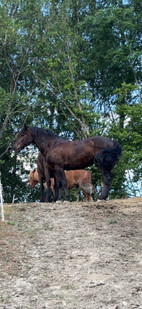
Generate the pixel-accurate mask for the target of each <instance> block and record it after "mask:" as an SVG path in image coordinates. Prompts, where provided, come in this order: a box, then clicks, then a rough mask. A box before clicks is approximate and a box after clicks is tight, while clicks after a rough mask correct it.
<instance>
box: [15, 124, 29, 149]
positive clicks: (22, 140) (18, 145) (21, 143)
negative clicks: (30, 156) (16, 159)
mask: <svg viewBox="0 0 142 309" xmlns="http://www.w3.org/2000/svg"><path fill="white" fill-rule="evenodd" d="M32 142H33V136H32V131H31V128H30V127H27V126H26V125H24V127H23V128H22V130H21V131H20V132H19V133H18V135H17V138H16V142H15V144H14V146H13V149H14V150H15V151H16V152H17V153H19V152H20V151H21V150H22V149H23V148H25V147H26V146H28V145H29V144H31V143H32Z"/></svg>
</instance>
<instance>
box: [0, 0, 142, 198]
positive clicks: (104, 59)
mask: <svg viewBox="0 0 142 309" xmlns="http://www.w3.org/2000/svg"><path fill="white" fill-rule="evenodd" d="M140 44H141V3H140V1H138V0H133V1H132V0H131V1H130V0H129V1H127V3H125V2H123V1H115V0H113V1H111V0H110V1H107V2H106V1H103V0H100V1H97V2H96V1H94V2H93V1H91V0H88V1H87V2H86V1H83V0H79V1H72V0H68V1H48V0H45V1H44V0H40V1H37V0H34V1H33V0H32V1H27V0H25V1H20V0H16V1H14V0H10V1H7V0H3V1H1V3H0V72H1V74H0V169H1V171H2V181H3V186H4V193H5V201H11V200H12V198H13V194H15V197H16V199H17V200H19V201H20V200H24V199H27V200H31V199H32V198H35V199H36V198H37V199H38V196H37V195H38V193H37V192H38V189H37V190H36V193H35V195H34V192H35V191H34V190H31V191H29V187H28V186H27V182H24V181H23V178H22V176H24V175H25V179H26V177H27V176H26V171H25V168H24V166H23V164H22V162H21V163H20V162H19V161H15V159H14V158H15V157H13V153H12V145H13V142H14V139H15V136H16V132H17V131H18V129H19V128H21V126H22V125H23V123H25V122H26V123H27V124H29V125H35V126H42V127H46V128H49V129H53V131H54V132H55V133H57V134H59V135H62V136H64V137H66V138H70V139H82V138H86V137H89V136H93V135H96V134H98V135H105V136H110V137H112V138H114V139H118V140H119V141H120V143H121V144H122V147H123V155H122V158H121V160H120V162H119V164H118V166H117V167H116V168H115V170H114V178H113V183H112V190H111V197H116V196H117V197H123V196H126V195H127V194H129V193H128V183H127V175H128V173H130V172H131V175H132V181H140V178H141V168H142V167H141V166H142V164H141V161H142V153H141V142H142V140H141V132H142V122H141V116H142V108H141V87H140V86H141V82H140V81H141V78H142V70H141V52H140V51H141V45H140ZM24 155H25V157H26V158H27V161H28V159H29V152H23V156H24ZM29 161H30V160H29ZM35 161H36V157H35ZM29 165H30V167H31V168H32V164H31V163H30V162H29ZM91 170H92V177H93V183H94V185H96V186H97V187H98V190H100V183H101V174H100V171H98V170H97V169H96V168H94V167H91ZM13 171H14V172H13ZM131 187H132V186H131ZM36 194H37V195H36ZM133 194H135V192H134V190H133Z"/></svg>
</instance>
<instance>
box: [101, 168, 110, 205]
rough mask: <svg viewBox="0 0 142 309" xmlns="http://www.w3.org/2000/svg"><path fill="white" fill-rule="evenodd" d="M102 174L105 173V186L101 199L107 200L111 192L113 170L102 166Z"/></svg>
mask: <svg viewBox="0 0 142 309" xmlns="http://www.w3.org/2000/svg"><path fill="white" fill-rule="evenodd" d="M102 175H103V187H102V193H101V195H100V196H99V199H101V200H106V198H107V197H108V194H109V190H110V186H111V180H112V175H111V170H109V169H104V168H102Z"/></svg>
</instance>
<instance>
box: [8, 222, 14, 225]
mask: <svg viewBox="0 0 142 309" xmlns="http://www.w3.org/2000/svg"><path fill="white" fill-rule="evenodd" d="M7 224H9V225H15V222H12V221H8V222H7Z"/></svg>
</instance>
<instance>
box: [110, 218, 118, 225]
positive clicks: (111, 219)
mask: <svg viewBox="0 0 142 309" xmlns="http://www.w3.org/2000/svg"><path fill="white" fill-rule="evenodd" d="M115 223H117V220H116V218H110V219H109V220H108V224H115Z"/></svg>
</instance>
